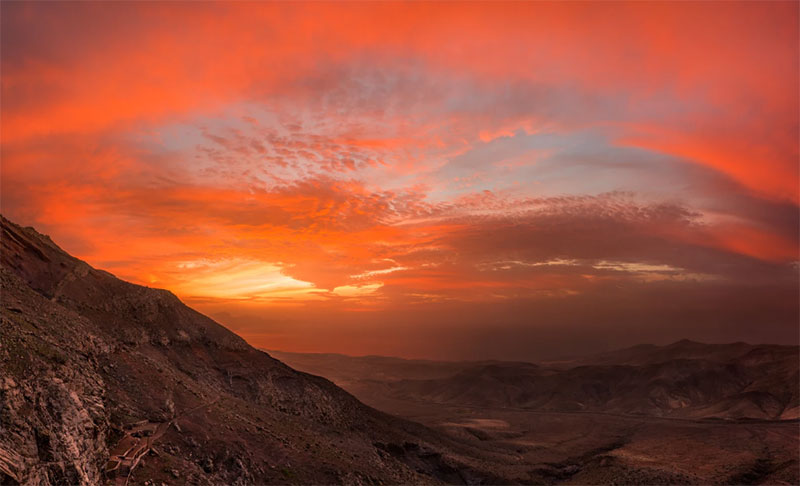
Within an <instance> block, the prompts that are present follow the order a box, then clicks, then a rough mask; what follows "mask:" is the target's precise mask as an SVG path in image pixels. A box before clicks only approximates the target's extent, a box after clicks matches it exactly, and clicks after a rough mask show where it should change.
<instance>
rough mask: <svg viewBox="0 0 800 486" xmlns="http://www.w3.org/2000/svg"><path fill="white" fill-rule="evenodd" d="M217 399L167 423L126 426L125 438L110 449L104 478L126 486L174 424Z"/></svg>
mask: <svg viewBox="0 0 800 486" xmlns="http://www.w3.org/2000/svg"><path fill="white" fill-rule="evenodd" d="M217 401H219V398H217V399H215V400H212V401H210V402H207V403H204V404H202V405H199V406H197V407H194V408H192V409H189V410H187V411H185V412H184V413H182V414H180V415H177V416H175V417H174V418H173V419H172V420H170V421H168V422H149V421H147V420H145V421H142V422H136V423H134V424H129V425H127V426H126V427H125V428H126V432H125V436H124V437H122V439H120V440H119V442H117V444H116V445H115V446H114V447H113V448H112V449H111V451H110V454H109V458H108V463H107V464H106V477H107V478H109V479H113V484H114V486H126V485H127V484H128V480H129V479H130V476H131V474H132V473H133V470H134V468H136V466H137V465H138V464H139V461H140V460H141V459H142V457H144V456H145V454H147V453H148V452H150V450H151V449H152V448H153V446H154V445H155V443H156V441H157V440H158V439H160V438H161V437H162V436H163V435H164V434H165V433H166V432H167V430H169V428H170V426H171V425H173V424H175V422H176V421H177V420H178V419H180V418H182V417H185V416H187V415H189V414H190V413H192V412H195V411H197V410H200V409H201V408H204V407H208V406H210V405H213V404H215V403H216V402H217Z"/></svg>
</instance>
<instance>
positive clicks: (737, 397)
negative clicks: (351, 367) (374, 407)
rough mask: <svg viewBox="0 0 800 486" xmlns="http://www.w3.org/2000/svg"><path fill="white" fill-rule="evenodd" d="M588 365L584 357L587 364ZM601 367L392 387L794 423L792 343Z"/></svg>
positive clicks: (437, 394)
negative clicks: (790, 421)
mask: <svg viewBox="0 0 800 486" xmlns="http://www.w3.org/2000/svg"><path fill="white" fill-rule="evenodd" d="M587 361H589V360H587ZM598 363H599V364H582V365H580V366H575V367H573V368H567V369H553V368H548V367H542V366H538V365H534V364H517V363H510V364H493V365H484V366H476V367H472V368H469V369H466V370H463V371H460V372H458V373H456V374H454V375H453V376H450V377H447V378H439V379H431V380H402V381H398V382H395V383H392V384H390V386H389V389H390V393H391V394H392V395H393V396H395V397H413V398H414V399H418V400H426V401H432V402H438V403H452V404H459V405H469V406H478V407H501V408H523V409H531V410H547V411H595V412H604V413H618V414H641V415H651V416H658V417H681V418H717V419H769V420H781V419H796V418H798V383H800V376H799V375H798V370H800V365H799V364H798V348H797V347H796V346H777V345H762V346H752V345H743V344H734V345H706V344H702V343H691V342H679V343H676V344H673V345H669V346H664V347H652V348H649V347H648V348H647V351H646V352H642V353H639V352H632V351H630V350H626V351H623V352H621V353H616V354H613V355H605V356H603V357H602V359H600V360H598Z"/></svg>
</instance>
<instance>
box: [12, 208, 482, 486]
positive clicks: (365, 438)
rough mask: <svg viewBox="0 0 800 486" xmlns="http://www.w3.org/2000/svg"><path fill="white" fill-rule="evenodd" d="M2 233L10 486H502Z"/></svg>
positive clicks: (28, 237)
mask: <svg viewBox="0 0 800 486" xmlns="http://www.w3.org/2000/svg"><path fill="white" fill-rule="evenodd" d="M0 226H1V227H2V239H1V240H0V242H1V249H2V253H1V254H0V264H1V265H0V283H1V284H2V299H1V301H2V302H1V304H2V305H1V306H0V307H1V308H2V315H1V319H2V325H0V484H31V485H37V484H87V485H88V484H101V483H103V482H105V481H109V482H114V483H115V484H127V483H131V484H141V483H145V482H147V484H161V483H169V484H174V483H191V484H267V483H269V484H274V483H305V484H331V483H351V484H362V483H372V484H386V483H389V484H398V483H404V484H408V483H415V484H426V483H432V484H435V483H440V482H447V483H463V482H477V481H479V480H481V479H484V480H487V481H494V482H497V479H496V478H494V477H493V476H491V475H487V474H486V473H482V472H480V470H479V469H480V466H481V464H482V463H481V462H480V461H479V460H477V459H471V458H470V457H469V456H470V454H469V452H470V451H468V450H466V449H465V448H466V446H462V445H461V444H459V443H458V442H456V441H452V440H448V439H446V438H441V437H439V436H438V435H437V434H436V433H434V432H433V431H431V430H429V429H427V428H425V427H423V426H421V425H418V424H415V423H412V422H409V421H406V420H402V419H398V418H394V417H391V416H389V415H386V414H384V413H381V412H378V411H376V410H374V409H372V408H369V407H367V406H365V405H363V404H362V403H360V402H359V401H358V400H356V399H355V398H354V397H353V396H352V395H350V394H348V393H347V392H345V391H343V390H342V389H340V388H338V387H337V386H335V385H334V384H332V383H331V382H330V381H328V380H326V379H324V378H320V377H317V376H312V375H309V374H306V373H302V372H299V371H295V370H293V369H291V368H289V367H288V366H286V365H284V364H283V363H281V362H280V361H278V360H276V359H274V358H272V357H271V356H269V354H267V353H265V352H262V351H259V350H256V349H254V348H252V347H251V346H249V345H248V344H247V343H246V342H245V341H244V340H242V339H241V338H239V337H238V336H237V335H235V334H234V333H232V332H230V331H228V330H227V329H225V328H224V327H222V326H220V325H219V324H217V323H216V322H214V321H212V320H211V319H209V318H208V317H206V316H204V315H202V314H200V313H198V312H196V311H194V310H192V309H191V308H189V307H187V306H185V305H184V304H183V303H181V301H180V300H179V299H178V298H177V297H176V296H175V295H173V294H171V293H170V292H168V291H166V290H159V289H153V288H147V287H143V286H139V285H134V284H131V283H128V282H124V281H122V280H119V279H117V278H115V277H114V276H113V275H111V274H109V273H107V272H104V271H102V270H97V269H94V268H92V267H91V266H89V265H88V264H86V263H85V262H82V261H81V260H78V259H76V258H74V257H72V256H70V255H68V254H67V253H65V252H64V251H62V250H61V249H60V248H59V247H58V246H56V244H55V243H53V242H52V241H51V240H50V239H49V238H48V237H47V236H45V235H41V234H39V233H37V232H36V231H35V230H33V229H32V228H22V227H20V226H18V225H16V224H14V223H12V222H10V221H9V220H7V219H5V218H4V217H2V216H0ZM465 451H466V452H465ZM472 455H473V456H474V454H472Z"/></svg>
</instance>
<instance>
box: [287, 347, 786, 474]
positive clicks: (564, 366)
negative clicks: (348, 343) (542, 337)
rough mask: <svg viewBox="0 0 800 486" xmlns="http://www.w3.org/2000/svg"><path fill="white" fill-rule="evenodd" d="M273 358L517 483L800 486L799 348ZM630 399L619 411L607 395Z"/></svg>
mask: <svg viewBox="0 0 800 486" xmlns="http://www.w3.org/2000/svg"><path fill="white" fill-rule="evenodd" d="M272 355H274V356H276V357H278V358H279V359H281V360H282V361H284V362H286V363H287V364H289V365H290V366H293V367H295V368H297V369H301V370H304V371H307V372H310V373H316V374H320V375H323V376H327V377H329V378H330V379H331V380H332V381H334V382H335V383H337V384H339V385H340V386H342V387H343V388H345V389H346V390H348V391H350V392H351V393H353V395H354V396H356V397H357V398H358V399H359V400H361V401H362V402H364V403H366V404H368V405H370V406H372V407H375V408H376V409H378V410H382V411H384V412H387V413H390V414H393V415H397V416H401V417H404V418H407V419H410V420H413V421H417V422H420V423H422V424H425V425H427V426H429V427H431V428H433V429H434V430H438V431H440V432H442V433H443V434H445V435H448V436H450V437H453V438H455V439H457V440H459V441H462V442H463V443H465V444H470V445H474V446H475V447H477V448H480V449H481V450H484V451H487V452H491V453H492V454H499V455H500V456H501V457H502V458H503V459H502V463H501V462H500V461H498V462H497V463H496V473H497V474H498V475H501V476H502V477H505V478H511V479H513V481H514V482H517V483H521V484H553V483H563V484H796V483H797V482H798V479H800V471H798V468H799V467H800V466H798V455H799V454H800V423H798V421H797V415H796V414H797V389H798V384H797V372H798V366H797V357H798V349H797V348H796V347H791V346H753V345H749V344H745V343H734V344H730V345H709V344H703V343H696V342H691V341H680V342H677V343H673V344H672V345H668V346H653V345H642V346H637V347H634V348H629V349H624V350H620V351H616V352H611V353H604V354H600V355H593V356H585V357H580V358H571V359H565V360H558V361H548V362H542V363H538V364H533V363H503V362H435V361H422V360H403V359H399V358H385V357H376V356H367V357H349V356H343V355H331V354H328V355H315V354H301V353H283V352H278V351H272ZM763 367H766V368H767V369H768V371H762V372H761V373H758V372H757V371H756V370H758V369H763ZM612 372H615V373H612ZM665 373H669V374H671V380H670V381H669V382H667V381H666V378H665V376H664V374H665ZM448 374H449V375H450V376H446V375H448ZM711 384H713V386H711ZM538 386H541V387H543V388H545V390H546V395H547V399H546V400H543V399H538V398H537V397H538V396H539V395H538V394H537V393H536V392H535V390H532V389H530V388H535V387H538ZM626 387H627V388H630V389H631V390H633V391H630V390H629V391H628V392H627V396H625V393H621V395H623V396H622V397H621V398H622V399H621V400H615V399H609V400H604V399H603V394H602V393H600V392H599V390H600V389H602V388H606V389H615V388H619V390H620V391H622V390H624V389H625V388H626ZM634 391H635V393H634ZM539 393H541V392H539ZM617 398H620V397H619V396H617ZM578 400H582V401H583V402H584V407H578V406H576V403H580V402H579V401H578ZM592 400H594V402H593V403H592Z"/></svg>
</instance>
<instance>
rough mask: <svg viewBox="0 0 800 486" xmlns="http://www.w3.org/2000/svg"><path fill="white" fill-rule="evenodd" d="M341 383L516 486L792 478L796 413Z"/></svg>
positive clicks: (798, 450) (799, 446)
mask: <svg viewBox="0 0 800 486" xmlns="http://www.w3.org/2000/svg"><path fill="white" fill-rule="evenodd" d="M345 388H347V386H345ZM349 391H350V392H351V393H354V394H355V395H356V396H357V397H358V398H359V399H360V400H361V401H363V402H364V403H366V404H368V405H370V406H372V407H375V408H377V409H379V410H382V411H385V412H387V413H391V414H393V415H398V416H401V417H404V418H408V419H411V420H414V421H417V422H420V423H423V424H425V425H427V426H429V427H432V428H434V429H437V430H440V431H442V432H443V433H445V434H447V435H449V436H451V437H454V438H457V439H458V440H460V441H463V442H464V443H467V444H470V445H472V446H473V447H474V448H475V450H477V451H483V452H485V453H487V454H488V455H490V456H491V457H492V460H491V461H487V463H490V464H491V467H492V468H493V469H494V472H495V473H496V474H497V475H498V476H501V477H505V478H509V479H512V480H514V481H515V482H519V483H522V484H525V483H527V484H547V483H563V484H599V483H604V484H608V483H615V484H624V483H627V484H643V483H646V484H665V483H671V484H798V483H799V482H800V463H798V457H799V456H800V423H799V422H797V421H749V422H748V421H738V422H737V421H718V420H690V419H667V418H654V417H637V416H624V415H614V414H603V413H581V412H578V413H570V412H534V411H525V410H510V409H481V408H475V407H465V406H454V405H446V404H436V403H430V402H414V401H410V400H401V399H395V398H391V397H387V396H385V395H380V394H373V393H369V392H368V391H367V390H365V389H363V388H359V387H358V386H353V387H351V388H350V389H349ZM498 457H502V458H503V460H501V461H498V460H497V458H498Z"/></svg>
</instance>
